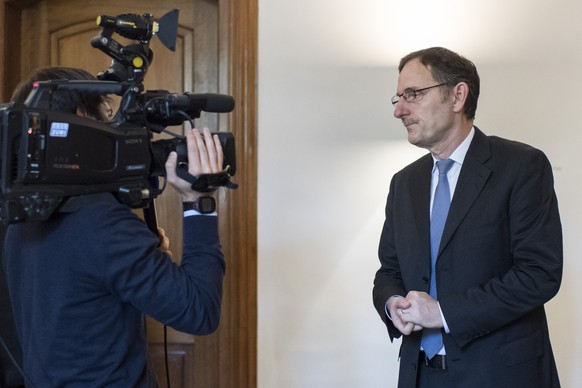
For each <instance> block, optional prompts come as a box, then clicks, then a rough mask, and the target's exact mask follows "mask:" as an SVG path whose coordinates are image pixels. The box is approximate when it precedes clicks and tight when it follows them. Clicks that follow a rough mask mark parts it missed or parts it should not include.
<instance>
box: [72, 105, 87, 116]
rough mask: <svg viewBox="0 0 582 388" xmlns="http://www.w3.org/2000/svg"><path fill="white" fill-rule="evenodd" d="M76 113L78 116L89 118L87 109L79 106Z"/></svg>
mask: <svg viewBox="0 0 582 388" xmlns="http://www.w3.org/2000/svg"><path fill="white" fill-rule="evenodd" d="M75 113H76V114H77V116H80V117H87V109H86V108H85V107H84V106H78V107H77V110H76V112H75Z"/></svg>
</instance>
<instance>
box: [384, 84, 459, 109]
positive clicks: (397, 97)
mask: <svg viewBox="0 0 582 388" xmlns="http://www.w3.org/2000/svg"><path fill="white" fill-rule="evenodd" d="M445 85H448V82H444V83H442V84H438V85H433V86H428V87H426V88H421V89H406V90H404V91H403V92H402V93H400V94H398V93H396V94H395V95H394V96H393V97H392V98H391V99H390V102H391V103H392V105H394V106H396V104H398V101H400V98H404V101H406V102H414V101H416V99H417V98H419V97H420V96H419V93H420V92H424V91H427V90H429V89H433V88H438V87H440V86H445ZM407 93H408V94H409V95H410V93H412V98H406V97H404V95H405V94H407ZM420 95H422V93H420Z"/></svg>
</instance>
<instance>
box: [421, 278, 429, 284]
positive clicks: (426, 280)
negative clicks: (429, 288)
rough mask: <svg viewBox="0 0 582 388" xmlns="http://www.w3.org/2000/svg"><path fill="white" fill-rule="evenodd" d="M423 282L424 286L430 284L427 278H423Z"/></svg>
mask: <svg viewBox="0 0 582 388" xmlns="http://www.w3.org/2000/svg"><path fill="white" fill-rule="evenodd" d="M422 282H423V283H424V284H428V278H427V277H426V276H423V277H422Z"/></svg>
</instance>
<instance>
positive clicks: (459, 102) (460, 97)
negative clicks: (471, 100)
mask: <svg viewBox="0 0 582 388" xmlns="http://www.w3.org/2000/svg"><path fill="white" fill-rule="evenodd" d="M452 93H453V98H454V105H453V109H454V110H455V111H456V112H460V111H462V110H463V109H464V107H465V102H466V101H467V97H468V96H469V85H467V84H466V83H465V82H459V83H458V84H457V85H455V87H453V91H452Z"/></svg>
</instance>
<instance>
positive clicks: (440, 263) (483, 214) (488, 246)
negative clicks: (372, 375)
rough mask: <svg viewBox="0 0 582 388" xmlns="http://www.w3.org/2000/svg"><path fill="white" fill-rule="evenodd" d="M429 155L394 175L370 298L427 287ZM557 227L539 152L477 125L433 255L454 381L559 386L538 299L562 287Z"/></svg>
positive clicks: (407, 354)
mask: <svg viewBox="0 0 582 388" xmlns="http://www.w3.org/2000/svg"><path fill="white" fill-rule="evenodd" d="M432 167H433V160H432V157H431V156H430V155H426V156H424V157H422V158H420V159H419V160H417V161H416V162H414V163H412V164H410V165H409V166H407V167H406V168H404V169H403V170H402V171H400V172H398V173H397V174H395V176H394V177H393V179H392V182H391V185H390V193H389V195H388V202H387V206H386V221H385V224H384V228H383V231H382V236H381V239H380V246H379V257H380V262H381V267H380V269H379V270H378V272H377V274H376V278H375V285H374V291H373V298H374V304H375V307H376V309H377V310H378V313H379V314H380V316H381V318H382V320H383V321H384V322H385V324H386V326H387V328H388V333H389V336H390V338H391V339H394V338H397V337H400V335H401V334H400V332H399V331H398V330H397V329H396V328H395V327H394V326H393V325H392V323H391V322H390V320H389V319H388V318H387V317H386V314H385V312H384V304H385V302H386V300H387V299H388V298H389V297H390V296H392V295H406V293H407V292H408V291H412V290H416V291H426V292H428V288H429V281H430V279H429V278H430V250H429V249H430V247H429V241H430V239H429V223H430V221H429V207H430V182H431V170H432ZM562 262H563V257H562V230H561V223H560V217H559V213H558V203H557V200H556V196H555V193H554V188H553V177H552V170H551V166H550V163H549V161H548V160H547V158H546V156H545V155H544V154H543V153H542V152H541V151H539V150H537V149H535V148H532V147H530V146H527V145H525V144H522V143H518V142H513V141H508V140H505V139H501V138H498V137H493V136H492V137H487V136H485V135H484V134H483V133H482V132H481V131H480V130H479V129H476V130H475V136H474V138H473V140H472V143H471V145H470V147H469V149H468V151H467V154H466V157H465V160H464V162H463V166H462V168H461V171H460V175H459V179H458V181H457V186H456V189H455V193H454V196H453V198H452V201H451V207H450V211H449V215H448V218H447V221H446V225H445V229H444V232H443V237H442V241H441V246H440V250H439V256H438V258H437V267H436V272H437V279H438V285H437V289H438V295H439V298H438V300H439V303H440V306H441V309H442V312H443V315H444V317H445V319H446V321H447V324H448V326H449V328H450V334H448V335H444V344H445V348H446V352H447V359H448V360H449V365H450V368H451V369H453V368H454V369H455V370H458V371H462V372H461V374H460V375H461V381H458V386H459V387H492V388H493V387H494V388H499V387H544V388H547V387H558V386H559V381H558V375H557V371H556V366H555V362H554V356H553V353H552V349H551V346H550V339H549V335H548V326H547V321H546V316H545V312H544V307H543V305H544V303H546V302H547V301H548V300H550V299H551V298H552V297H553V296H554V295H555V294H556V293H557V292H558V289H559V287H560V283H561V277H562ZM421 335H422V332H415V333H413V334H411V335H409V336H405V337H404V338H403V340H402V347H401V350H400V356H401V358H400V377H399V385H398V386H399V387H401V388H410V387H414V386H415V379H416V374H417V369H418V358H419V348H420V338H421Z"/></svg>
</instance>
